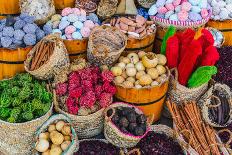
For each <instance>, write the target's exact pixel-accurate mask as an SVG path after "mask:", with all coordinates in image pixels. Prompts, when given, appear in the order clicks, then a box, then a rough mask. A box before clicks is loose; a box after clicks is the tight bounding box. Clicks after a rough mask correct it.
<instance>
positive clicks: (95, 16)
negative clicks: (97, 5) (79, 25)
mask: <svg viewBox="0 0 232 155" xmlns="http://www.w3.org/2000/svg"><path fill="white" fill-rule="evenodd" d="M87 19H89V20H92V21H93V22H94V23H98V21H99V19H98V16H97V15H96V14H95V13H90V14H89V15H88V16H87Z"/></svg>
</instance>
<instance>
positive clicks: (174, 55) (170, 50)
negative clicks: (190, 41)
mask: <svg viewBox="0 0 232 155" xmlns="http://www.w3.org/2000/svg"><path fill="white" fill-rule="evenodd" d="M179 45H180V40H179V38H178V37H177V35H176V34H175V35H174V36H172V37H170V38H169V39H168V40H167V46H166V57H167V65H168V67H169V68H170V69H171V68H175V67H177V66H178V58H179V50H180V46H179Z"/></svg>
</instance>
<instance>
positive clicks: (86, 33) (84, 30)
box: [81, 27, 91, 38]
mask: <svg viewBox="0 0 232 155" xmlns="http://www.w3.org/2000/svg"><path fill="white" fill-rule="evenodd" d="M90 32H91V30H90V28H88V27H83V28H81V35H82V36H83V37H84V38H87V37H89V35H90Z"/></svg>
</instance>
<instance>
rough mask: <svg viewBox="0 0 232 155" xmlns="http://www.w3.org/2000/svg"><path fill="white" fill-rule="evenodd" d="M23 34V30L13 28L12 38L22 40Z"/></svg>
mask: <svg viewBox="0 0 232 155" xmlns="http://www.w3.org/2000/svg"><path fill="white" fill-rule="evenodd" d="M24 36H25V32H24V31H23V30H15V31H14V38H15V39H16V40H22V39H23V37H24Z"/></svg>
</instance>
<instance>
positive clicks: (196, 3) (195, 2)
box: [189, 0, 200, 6]
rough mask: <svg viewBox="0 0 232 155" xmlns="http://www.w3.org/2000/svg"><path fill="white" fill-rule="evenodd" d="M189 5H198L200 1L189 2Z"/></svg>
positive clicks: (190, 0) (191, 0)
mask: <svg viewBox="0 0 232 155" xmlns="http://www.w3.org/2000/svg"><path fill="white" fill-rule="evenodd" d="M189 3H191V4H192V5H195V6H196V5H198V4H199V3H200V0H189Z"/></svg>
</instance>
